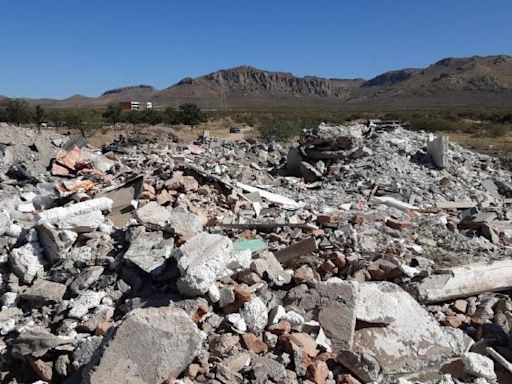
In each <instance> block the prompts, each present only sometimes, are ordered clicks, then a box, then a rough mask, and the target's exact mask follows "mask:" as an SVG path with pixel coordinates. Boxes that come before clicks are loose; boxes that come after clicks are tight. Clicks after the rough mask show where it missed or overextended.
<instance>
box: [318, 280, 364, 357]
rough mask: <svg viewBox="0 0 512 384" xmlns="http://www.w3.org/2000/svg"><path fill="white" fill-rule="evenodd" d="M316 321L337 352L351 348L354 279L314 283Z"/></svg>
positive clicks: (354, 294)
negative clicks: (316, 295) (316, 309)
mask: <svg viewBox="0 0 512 384" xmlns="http://www.w3.org/2000/svg"><path fill="white" fill-rule="evenodd" d="M314 289H315V290H316V292H317V293H318V295H319V296H318V301H317V303H316V306H317V308H318V309H319V311H318V322H319V323H320V326H321V327H322V329H323V331H324V333H325V335H326V336H327V337H328V338H329V339H330V340H331V342H332V350H333V352H335V353H338V352H339V351H342V350H347V349H351V348H352V345H353V340H354V331H355V327H356V305H357V292H358V286H357V283H355V282H354V281H344V280H340V279H331V280H330V281H327V282H322V283H316V284H315V285H314Z"/></svg>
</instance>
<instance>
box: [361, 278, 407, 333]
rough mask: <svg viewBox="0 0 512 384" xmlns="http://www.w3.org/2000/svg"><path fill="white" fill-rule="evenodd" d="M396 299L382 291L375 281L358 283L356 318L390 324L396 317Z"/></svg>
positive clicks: (367, 321)
mask: <svg viewBox="0 0 512 384" xmlns="http://www.w3.org/2000/svg"><path fill="white" fill-rule="evenodd" d="M398 304H399V303H398V300H397V298H396V297H394V296H393V295H389V294H386V293H385V292H383V291H382V289H381V288H380V286H379V285H378V284H377V283H362V284H359V296H358V302H357V307H356V318H357V320H360V321H364V322H365V323H370V324H391V323H392V322H393V321H395V320H396V319H397V318H398Z"/></svg>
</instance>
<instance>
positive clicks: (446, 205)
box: [436, 201, 476, 209]
mask: <svg viewBox="0 0 512 384" xmlns="http://www.w3.org/2000/svg"><path fill="white" fill-rule="evenodd" d="M436 207H437V208H440V209H468V208H473V207H476V204H475V203H473V202H472V201H437V202H436Z"/></svg>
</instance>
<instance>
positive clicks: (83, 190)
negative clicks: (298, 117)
mask: <svg viewBox="0 0 512 384" xmlns="http://www.w3.org/2000/svg"><path fill="white" fill-rule="evenodd" d="M4 128H5V129H4ZM34 132H35V131H34V130H30V129H25V128H20V127H10V126H8V125H5V126H4V125H2V139H0V142H1V143H0V261H1V262H0V274H1V278H2V279H1V281H2V292H1V294H0V304H1V307H0V381H2V382H6V383H8V384H15V383H20V382H30V383H34V382H35V383H37V382H42V380H46V381H49V380H51V381H52V382H53V383H55V384H60V383H64V382H85V383H87V382H91V383H92V382H95V383H96V382H99V383H101V382H105V383H107V382H125V381H126V380H127V378H129V380H131V381H133V382H141V383H142V382H144V383H146V382H155V383H157V382H158V383H160V382H168V383H171V382H175V383H183V384H192V383H206V382H208V383H210V382H211V383H253V382H254V383H265V384H267V383H290V384H296V383H299V382H304V383H315V384H336V383H367V382H368V383H369V382H375V383H380V384H392V383H395V382H397V383H414V384H418V383H421V384H427V383H428V384H454V383H457V384H459V383H466V384H469V383H473V384H476V383H481V384H482V383H484V382H486V383H487V382H489V383H492V382H493V380H495V381H497V382H509V381H510V377H511V376H510V372H509V371H507V369H508V370H510V368H507V367H510V363H508V361H510V360H511V356H512V352H511V351H512V350H511V348H510V340H509V339H510V333H511V331H512V299H511V298H510V292H509V291H510V288H512V286H510V284H509V283H510V281H509V280H510V279H509V278H508V276H509V275H510V273H509V272H510V271H509V269H508V268H509V267H508V260H509V259H510V257H511V256H512V254H511V247H510V246H511V245H512V211H511V210H510V209H511V205H510V199H511V198H512V173H510V172H509V171H508V170H506V169H505V168H503V167H502V166H501V164H500V162H499V161H498V160H496V159H494V158H492V157H490V156H487V155H482V154H478V153H474V152H471V151H468V150H466V149H463V148H462V147H460V146H458V145H457V144H455V143H448V141H447V139H446V140H445V143H444V144H443V146H444V147H443V148H444V149H443V150H442V151H443V153H442V161H443V162H444V164H443V165H442V167H441V166H440V165H439V164H435V163H434V162H433V158H434V156H433V155H432V153H429V151H428V148H427V146H428V144H427V143H428V142H429V134H427V133H425V132H411V131H408V130H406V129H404V128H403V126H401V124H400V123H396V122H393V123H392V124H388V125H386V126H385V127H383V126H380V127H379V126H376V125H375V124H373V123H372V124H369V125H362V124H360V123H355V124H351V125H346V126H337V127H333V126H329V125H325V124H323V125H321V126H320V127H317V128H315V129H312V130H306V131H305V132H303V134H302V135H301V138H300V139H299V142H298V143H297V144H292V145H291V147H290V148H289V150H288V149H287V148H286V146H285V145H281V144H277V143H268V144H267V143H261V142H258V141H256V140H247V141H245V140H232V141H229V140H221V139H215V138H212V137H202V138H198V139H197V140H196V141H195V142H194V143H189V142H186V143H185V142H179V141H177V140H169V141H166V142H165V143H163V142H160V141H159V140H158V134H155V135H153V134H152V135H151V136H148V135H147V134H146V132H138V133H137V134H136V135H135V136H137V137H135V136H132V135H130V136H129V137H127V138H124V139H120V140H117V141H116V142H114V144H112V145H106V146H104V147H103V148H102V149H101V150H98V149H95V148H93V147H92V146H91V145H82V144H81V143H80V142H79V141H80V140H78V139H76V140H75V139H71V140H70V141H69V145H67V144H64V143H66V141H67V138H66V137H64V136H61V135H57V134H55V133H52V132H51V131H48V132H47V131H44V132H42V133H41V134H40V135H38V134H35V133H34ZM36 136H37V137H36ZM155 138H156V139H157V140H155ZM443 140H444V139H443ZM446 143H448V144H446ZM75 146H76V148H75ZM431 146H432V144H431ZM431 149H432V148H431ZM59 151H60V152H59ZM17 164H19V166H16V165H17ZM10 169H11V172H9V170H10ZM14 170H16V171H20V172H14ZM52 170H53V172H52ZM9 175H11V176H9ZM409 292H410V293H409ZM411 294H412V295H413V296H411ZM472 354H479V355H478V356H476V357H475V356H473V355H472ZM488 358H491V359H492V360H494V362H495V363H494V365H493V364H490V363H489V362H490V361H491V360H489V359H488ZM507 363H508V364H507ZM507 375H508V376H507ZM494 377H496V379H494Z"/></svg>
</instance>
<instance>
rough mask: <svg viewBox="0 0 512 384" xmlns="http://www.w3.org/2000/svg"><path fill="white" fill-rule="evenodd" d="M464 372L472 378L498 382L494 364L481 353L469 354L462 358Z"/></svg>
mask: <svg viewBox="0 0 512 384" xmlns="http://www.w3.org/2000/svg"><path fill="white" fill-rule="evenodd" d="M462 362H463V364H464V371H465V372H466V373H468V374H470V375H471V376H475V377H481V378H483V379H486V380H490V381H494V380H496V373H495V372H494V363H493V361H492V360H491V359H490V358H488V357H487V356H484V355H480V354H479V353H474V352H467V353H465V354H464V355H463V356H462Z"/></svg>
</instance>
